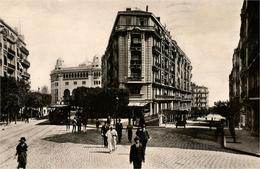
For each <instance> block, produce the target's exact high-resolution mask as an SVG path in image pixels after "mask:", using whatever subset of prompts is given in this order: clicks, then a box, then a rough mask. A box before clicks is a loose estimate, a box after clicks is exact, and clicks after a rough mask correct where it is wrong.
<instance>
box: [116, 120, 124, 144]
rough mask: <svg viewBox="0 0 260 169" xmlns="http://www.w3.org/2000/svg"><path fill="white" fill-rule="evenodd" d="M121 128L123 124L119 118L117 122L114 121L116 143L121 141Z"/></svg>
mask: <svg viewBox="0 0 260 169" xmlns="http://www.w3.org/2000/svg"><path fill="white" fill-rule="evenodd" d="M122 130H123V125H122V123H121V119H119V120H118V123H116V131H117V134H118V143H121V138H122Z"/></svg>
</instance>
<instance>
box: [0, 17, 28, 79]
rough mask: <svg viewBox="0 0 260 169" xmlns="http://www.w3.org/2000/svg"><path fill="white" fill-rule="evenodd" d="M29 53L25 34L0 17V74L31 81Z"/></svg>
mask: <svg viewBox="0 0 260 169" xmlns="http://www.w3.org/2000/svg"><path fill="white" fill-rule="evenodd" d="M28 55H29V51H28V49H27V48H26V43H25V42H24V36H23V35H21V34H19V33H18V31H17V30H16V29H13V28H12V27H11V26H9V25H8V24H7V23H6V22H4V21H3V20H2V19H0V76H4V77H13V78H15V79H16V80H21V79H23V80H25V81H27V82H28V83H29V79H30V74H29V73H28V69H29V67H30V62H29V61H28Z"/></svg>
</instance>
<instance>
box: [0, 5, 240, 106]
mask: <svg viewBox="0 0 260 169" xmlns="http://www.w3.org/2000/svg"><path fill="white" fill-rule="evenodd" d="M242 4H243V0H23V1H21V0H0V17H1V18H2V19H3V20H4V21H5V22H6V23H8V24H9V25H11V26H12V27H18V29H19V31H21V33H22V34H23V35H24V36H25V42H26V44H27V48H28V50H29V51H30V55H29V57H28V60H29V61H30V63H31V67H30V68H29V70H28V72H29V73H30V74H31V79H30V80H31V89H32V90H37V89H38V87H42V86H44V85H47V86H48V88H49V91H50V72H51V70H53V69H54V66H55V63H56V60H57V59H58V58H59V57H61V58H63V59H64V64H65V65H66V66H77V65H79V64H81V63H83V62H86V63H89V62H90V61H91V60H92V58H93V56H95V55H97V56H100V57H101V56H102V55H103V54H104V51H105V49H106V47H107V44H108V39H109V36H110V33H111V31H112V26H113V24H114V21H115V18H116V15H117V12H118V11H123V10H125V8H128V7H130V8H132V9H134V8H138V9H141V10H145V7H146V5H148V8H149V11H150V12H152V13H153V14H154V15H155V16H160V17H161V23H162V24H163V25H166V28H167V29H168V30H169V31H170V32H171V35H172V37H173V39H174V40H176V41H177V43H178V45H179V46H180V48H181V49H182V50H183V51H184V52H185V53H186V55H187V57H189V59H190V60H191V63H192V67H193V69H192V81H193V82H195V83H196V84H197V85H204V86H206V87H208V88H209V105H210V106H212V105H213V104H214V102H215V101H218V100H228V94H229V82H228V77H229V74H230V72H231V68H232V55H233V51H234V49H235V48H236V47H237V44H238V41H239V31H240V24H241V21H240V12H241V8H242Z"/></svg>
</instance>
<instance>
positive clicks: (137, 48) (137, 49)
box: [130, 46, 142, 51]
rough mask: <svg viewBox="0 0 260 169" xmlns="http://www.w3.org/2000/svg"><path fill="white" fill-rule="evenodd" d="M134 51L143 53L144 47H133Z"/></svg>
mask: <svg viewBox="0 0 260 169" xmlns="http://www.w3.org/2000/svg"><path fill="white" fill-rule="evenodd" d="M130 49H131V50H132V51H142V47H138V46H131V48H130Z"/></svg>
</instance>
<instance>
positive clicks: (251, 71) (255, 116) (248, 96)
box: [229, 0, 260, 135]
mask: <svg viewBox="0 0 260 169" xmlns="http://www.w3.org/2000/svg"><path fill="white" fill-rule="evenodd" d="M232 62H233V67H232V71H231V74H230V76H229V89H230V90H229V98H230V103H231V111H232V113H233V114H235V116H239V117H240V119H239V125H240V127H243V128H244V129H247V130H249V131H250V132H251V133H252V134H254V135H259V102H260V97H259V87H260V78H259V1H250V0H245V1H244V3H243V7H242V10H241V27H240V40H239V43H238V47H237V48H236V49H235V50H234V54H233V59H232ZM238 107H239V109H237V108H238Z"/></svg>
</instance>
